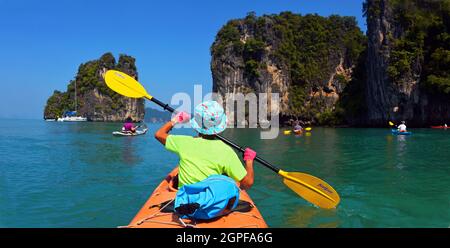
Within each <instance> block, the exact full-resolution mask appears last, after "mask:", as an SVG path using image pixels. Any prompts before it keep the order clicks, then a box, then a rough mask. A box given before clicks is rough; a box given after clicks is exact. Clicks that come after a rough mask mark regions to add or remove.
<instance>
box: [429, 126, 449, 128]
mask: <svg viewBox="0 0 450 248" xmlns="http://www.w3.org/2000/svg"><path fill="white" fill-rule="evenodd" d="M431 128H440V129H447V128H448V127H446V126H431Z"/></svg>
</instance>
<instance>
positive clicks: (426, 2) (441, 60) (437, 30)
mask: <svg viewBox="0 0 450 248" xmlns="http://www.w3.org/2000/svg"><path fill="white" fill-rule="evenodd" d="M377 2H379V0H378V1H374V4H373V6H371V7H370V8H369V10H367V6H368V5H367V3H366V4H365V8H366V14H370V15H373V14H376V13H377V12H379V8H380V7H379V6H380V5H379V3H378V4H377ZM389 4H390V7H391V8H392V13H393V15H394V17H393V18H394V20H395V22H396V25H398V26H399V27H400V29H401V30H402V31H403V32H402V33H401V35H400V36H399V37H395V36H394V34H390V35H389V38H390V39H391V42H392V43H393V48H392V50H391V55H390V61H389V66H388V68H387V71H388V75H389V76H390V78H391V80H392V81H393V82H394V83H400V82H402V80H404V78H405V77H406V78H411V77H414V76H415V75H414V74H419V73H420V75H418V76H420V81H421V82H423V84H421V85H420V86H421V87H422V88H423V89H425V90H427V91H429V92H433V93H438V94H450V1H449V0H442V1H436V0H393V1H389ZM420 66H421V67H422V68H421V69H422V70H420Z"/></svg>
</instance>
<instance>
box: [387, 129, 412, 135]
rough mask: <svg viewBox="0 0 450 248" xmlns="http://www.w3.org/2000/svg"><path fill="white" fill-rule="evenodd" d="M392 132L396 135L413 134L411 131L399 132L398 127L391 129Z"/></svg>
mask: <svg viewBox="0 0 450 248" xmlns="http://www.w3.org/2000/svg"><path fill="white" fill-rule="evenodd" d="M391 132H392V134H394V135H411V134H412V133H411V132H399V131H398V130H397V129H391Z"/></svg>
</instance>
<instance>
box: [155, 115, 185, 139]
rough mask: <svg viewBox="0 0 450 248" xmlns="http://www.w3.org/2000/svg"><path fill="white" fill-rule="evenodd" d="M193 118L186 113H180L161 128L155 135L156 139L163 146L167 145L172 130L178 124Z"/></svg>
mask: <svg viewBox="0 0 450 248" xmlns="http://www.w3.org/2000/svg"><path fill="white" fill-rule="evenodd" d="M190 118H191V116H190V115H189V114H187V113H185V112H179V113H178V114H176V115H175V116H174V117H173V119H172V120H171V121H168V122H166V124H164V125H163V126H162V127H161V128H159V129H158V131H156V133H155V138H156V139H157V140H158V141H159V142H160V143H161V144H163V145H166V139H167V136H169V132H170V130H172V128H173V126H175V125H176V124H177V123H184V122H188V121H189V119H190Z"/></svg>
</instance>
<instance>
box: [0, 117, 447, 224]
mask: <svg viewBox="0 0 450 248" xmlns="http://www.w3.org/2000/svg"><path fill="white" fill-rule="evenodd" d="M120 126H121V124H120V123H116V124H114V123H91V122H88V123H57V122H45V121H41V120H0V227H117V226H120V225H127V224H128V223H129V221H130V220H131V219H132V218H133V217H134V215H135V214H136V213H137V212H138V210H139V209H140V208H141V206H142V205H143V204H144V202H145V201H146V200H147V199H148V197H149V195H150V194H151V193H152V191H153V190H154V188H155V187H156V186H157V185H158V184H159V183H160V182H161V180H162V179H163V178H164V176H165V175H166V174H167V173H168V172H170V171H171V170H172V168H173V167H174V166H176V164H177V161H178V159H177V157H176V155H174V154H172V153H170V152H168V151H166V150H165V149H164V147H163V146H162V145H160V144H159V143H158V142H157V141H156V140H155V139H154V138H153V133H154V131H155V130H156V129H157V128H158V127H159V125H155V124H148V126H149V128H150V129H149V132H148V133H147V134H146V135H143V136H136V137H114V136H113V135H112V134H111V133H112V132H113V131H115V130H117V129H120ZM411 131H412V132H413V135H411V136H393V135H391V133H390V129H388V128H386V129H351V128H348V129H347V128H345V129H333V128H313V130H312V133H311V135H309V136H306V135H302V136H295V135H283V134H282V132H281V134H280V135H279V136H278V138H277V139H275V140H261V139H259V137H260V130H257V129H232V130H227V131H226V132H225V134H224V135H225V136H226V137H228V138H230V139H231V140H233V141H235V142H236V143H238V144H240V145H242V146H249V147H252V148H253V149H254V150H255V151H257V152H258V155H260V156H261V157H262V158H264V159H266V160H268V161H270V162H272V163H273V164H274V165H276V166H278V167H280V168H281V169H283V170H286V171H298V172H304V173H308V174H311V175H314V176H316V177H319V178H321V179H323V180H325V181H326V182H328V183H329V184H330V185H332V186H333V187H334V188H335V189H336V190H337V191H338V193H339V194H340V197H341V203H340V204H339V206H338V208H337V209H334V210H323V209H319V208H316V207H313V206H312V205H310V204H309V203H308V202H306V201H304V200H303V199H302V198H300V197H297V195H296V194H295V193H293V192H292V191H291V190H290V189H288V188H287V187H286V186H285V185H284V184H283V183H282V180H281V178H280V177H279V176H278V175H276V174H275V173H273V172H272V171H270V170H268V169H267V168H265V167H263V166H260V165H257V164H255V170H256V172H255V173H256V178H255V185H254V187H253V188H252V189H251V190H250V191H249V194H250V196H251V197H252V199H253V201H254V202H255V204H256V205H257V207H258V208H259V210H260V211H261V213H262V214H263V216H264V218H265V220H266V222H267V223H268V224H269V226H270V227H449V226H450V152H449V151H450V130H448V131H446V130H433V129H411ZM174 132H175V133H177V134H190V135H193V134H194V132H193V131H192V130H190V129H179V130H175V131H174Z"/></svg>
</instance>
